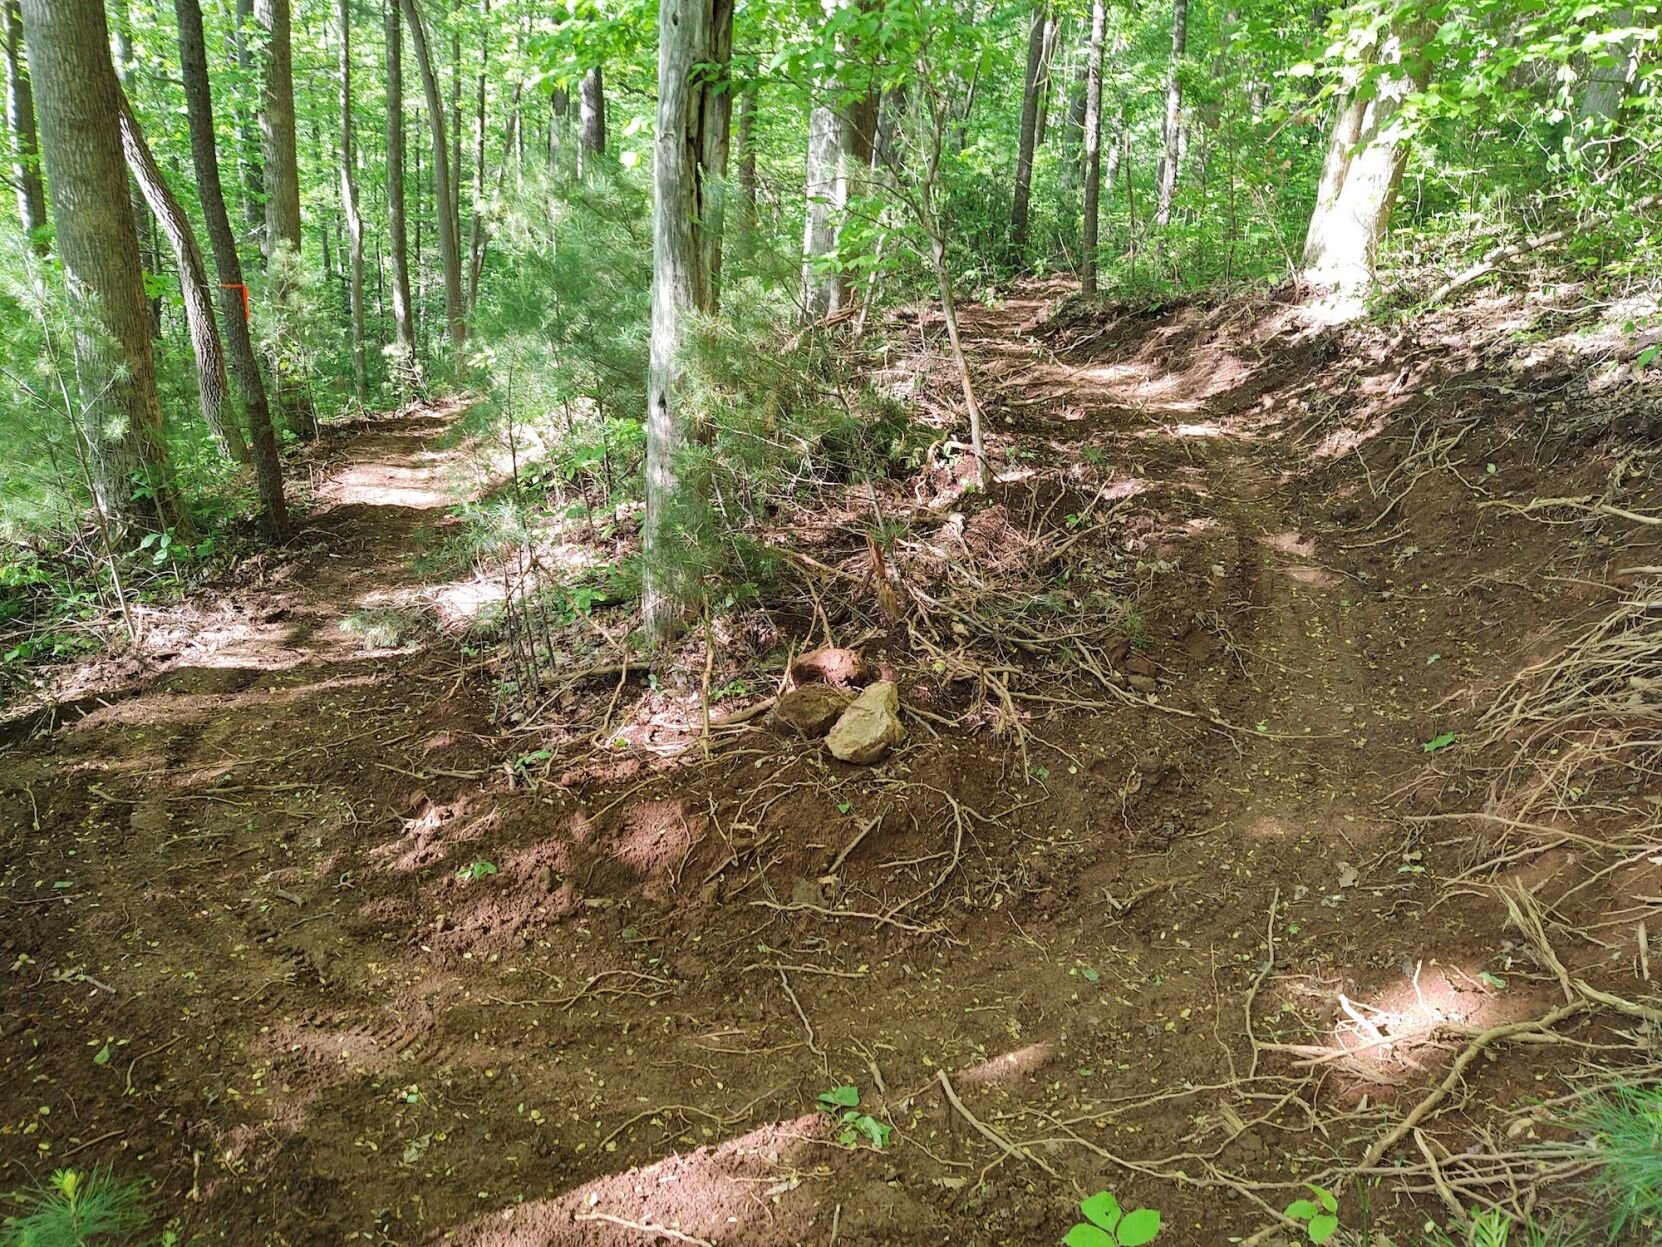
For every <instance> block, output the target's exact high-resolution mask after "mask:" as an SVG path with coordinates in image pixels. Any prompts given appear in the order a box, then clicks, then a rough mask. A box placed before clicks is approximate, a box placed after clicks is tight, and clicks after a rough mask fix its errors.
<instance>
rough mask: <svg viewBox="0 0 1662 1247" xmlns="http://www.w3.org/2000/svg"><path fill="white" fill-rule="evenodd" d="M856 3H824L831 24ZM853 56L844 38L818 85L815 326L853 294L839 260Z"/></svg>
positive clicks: (813, 140)
mask: <svg viewBox="0 0 1662 1247" xmlns="http://www.w3.org/2000/svg"><path fill="white" fill-rule="evenodd" d="M854 3H855V0H822V6H823V9H824V15H825V20H826V22H827V23H828V24H829V23H831V22H833V21H835V20H837V17H838V12H839V10H843V9H848V8H852V7H853V6H854ZM851 56H852V53H851V49H850V48H848V47H847V46H845V44H844V42H843V40H841V39H839V40H838V46H837V51H836V55H835V57H834V58H833V63H832V66H831V67H830V68H829V69H828V70H827V73H826V77H825V79H824V80H823V81H821V82H818V83H816V84H815V91H814V94H815V100H814V104H813V108H812V110H811V111H810V112H809V114H808V157H807V162H806V178H805V184H804V187H803V190H804V194H805V196H806V199H807V211H806V214H805V218H804V222H803V230H802V308H803V314H804V315H805V316H806V317H807V319H809V320H810V321H813V320H819V319H821V318H823V317H826V316H833V315H835V314H836V313H838V312H840V311H842V310H843V309H844V308H846V307H847V306H848V304H849V301H850V299H851V297H852V294H853V290H852V286H851V285H850V282H849V277H848V273H847V271H846V270H845V269H844V268H843V267H842V266H841V265H840V264H838V263H836V262H835V260H834V257H835V256H836V252H837V238H838V235H839V234H840V233H841V229H842V218H843V212H844V209H845V208H846V207H847V206H848V181H849V172H850V169H851V167H852V166H853V165H854V164H855V163H856V161H857V156H856V154H855V153H856V149H857V147H858V146H859V140H858V139H857V138H856V134H855V127H856V122H855V114H854V112H853V111H851V109H850V108H849V106H848V104H847V101H846V100H845V99H844V96H845V95H846V91H845V90H844V85H843V74H842V70H841V66H842V65H844V64H846V63H848V62H849V60H850V59H851ZM867 150H868V152H869V148H868V149H867Z"/></svg>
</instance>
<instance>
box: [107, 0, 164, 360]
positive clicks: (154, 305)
mask: <svg viewBox="0 0 1662 1247" xmlns="http://www.w3.org/2000/svg"><path fill="white" fill-rule="evenodd" d="M106 8H107V10H108V12H109V15H110V17H109V20H110V36H111V38H112V39H113V40H114V48H115V66H116V81H117V82H118V83H119V84H120V85H121V87H122V89H123V90H124V91H132V90H134V89H135V87H134V82H135V78H136V72H137V70H136V65H137V62H136V58H135V57H134V55H133V24H132V18H131V16H130V15H129V13H128V10H127V0H107V3H106ZM127 201H128V203H130V204H131V205H132V209H133V228H134V229H136V230H137V231H138V240H139V264H140V265H141V266H142V267H143V269H144V271H145V272H147V273H154V272H156V271H157V270H158V269H159V268H161V263H160V259H161V257H160V256H158V255H157V254H156V243H155V238H156V222H155V221H154V220H153V219H152V218H151V215H150V205H149V204H148V203H146V202H145V198H144V192H143V191H142V190H140V189H139V184H138V179H137V178H136V177H129V178H128V179H127ZM147 302H148V305H149V308H150V336H151V337H152V338H160V337H161V336H162V299H161V296H160V295H159V294H152V295H150V296H149V297H148V299H147Z"/></svg>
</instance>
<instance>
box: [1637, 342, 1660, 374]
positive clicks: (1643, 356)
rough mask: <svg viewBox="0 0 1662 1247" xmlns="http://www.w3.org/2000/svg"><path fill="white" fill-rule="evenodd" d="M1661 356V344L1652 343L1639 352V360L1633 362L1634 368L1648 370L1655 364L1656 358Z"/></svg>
mask: <svg viewBox="0 0 1662 1247" xmlns="http://www.w3.org/2000/svg"><path fill="white" fill-rule="evenodd" d="M1658 355H1662V342H1652V343H1651V344H1650V345H1649V346H1647V347H1646V348H1645V349H1644V350H1642V351H1640V352H1639V358H1638V359H1636V360H1634V361H1633V366H1634V367H1635V368H1649V367H1650V366H1651V365H1652V364H1654V363H1655V362H1656V357H1657V356H1658Z"/></svg>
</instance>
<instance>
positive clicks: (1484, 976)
mask: <svg viewBox="0 0 1662 1247" xmlns="http://www.w3.org/2000/svg"><path fill="white" fill-rule="evenodd" d="M1477 977H1478V978H1479V979H1481V980H1482V981H1483V982H1484V984H1486V985H1487V986H1489V987H1492V988H1494V989H1495V990H1496V991H1497V992H1498V991H1500V990H1501V989H1502V988H1503V987H1505V986H1506V980H1505V979H1503V978H1501V977H1500V975H1498V974H1494V973H1491V972H1490V971H1488V970H1482V971H1480V972H1479V973H1478V976H1477Z"/></svg>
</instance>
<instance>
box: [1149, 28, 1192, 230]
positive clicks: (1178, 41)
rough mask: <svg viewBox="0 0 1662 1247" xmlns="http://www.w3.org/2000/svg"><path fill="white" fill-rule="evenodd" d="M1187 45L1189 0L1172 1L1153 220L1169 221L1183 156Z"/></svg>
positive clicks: (1163, 223) (1165, 222)
mask: <svg viewBox="0 0 1662 1247" xmlns="http://www.w3.org/2000/svg"><path fill="white" fill-rule="evenodd" d="M1188 44H1189V0H1172V13H1171V61H1170V62H1169V64H1168V65H1167V68H1166V114H1165V117H1164V118H1163V119H1162V121H1161V125H1160V140H1161V144H1162V147H1163V150H1162V153H1161V156H1160V168H1159V173H1158V177H1157V182H1158V186H1159V199H1158V201H1157V203H1156V204H1155V209H1154V223H1155V224H1156V225H1159V226H1165V225H1169V224H1170V223H1171V201H1172V196H1173V195H1174V194H1175V193H1176V191H1177V171H1178V167H1179V165H1180V163H1181V161H1182V158H1183V124H1182V119H1183V78H1182V72H1181V71H1182V68H1183V54H1184V52H1185V51H1186V50H1187V48H1188Z"/></svg>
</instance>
